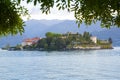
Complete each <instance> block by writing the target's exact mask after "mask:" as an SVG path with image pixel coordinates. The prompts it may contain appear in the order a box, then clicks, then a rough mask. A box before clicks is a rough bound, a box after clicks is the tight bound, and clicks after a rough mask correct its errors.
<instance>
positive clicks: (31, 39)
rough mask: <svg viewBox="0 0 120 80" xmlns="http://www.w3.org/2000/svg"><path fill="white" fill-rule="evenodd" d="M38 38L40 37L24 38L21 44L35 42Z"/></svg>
mask: <svg viewBox="0 0 120 80" xmlns="http://www.w3.org/2000/svg"><path fill="white" fill-rule="evenodd" d="M39 40H40V38H38V37H35V38H28V39H24V40H23V42H22V46H26V45H32V44H35V43H37V42H38V41H39Z"/></svg>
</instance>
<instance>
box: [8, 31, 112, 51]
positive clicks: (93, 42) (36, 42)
mask: <svg viewBox="0 0 120 80" xmlns="http://www.w3.org/2000/svg"><path fill="white" fill-rule="evenodd" d="M45 35H46V37H45V38H38V37H35V38H28V39H24V40H23V42H22V43H21V45H17V46H15V47H10V48H8V50H25V51H34V50H37V51H66V50H99V49H113V47H112V39H111V38H109V39H108V40H100V39H98V38H97V37H96V36H92V35H91V34H90V33H89V32H84V33H83V34H80V33H78V32H77V33H71V32H67V33H65V34H59V33H53V32H47V33H46V34H45Z"/></svg>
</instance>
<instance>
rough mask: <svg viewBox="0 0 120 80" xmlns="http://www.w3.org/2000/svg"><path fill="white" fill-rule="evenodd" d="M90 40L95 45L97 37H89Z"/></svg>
mask: <svg viewBox="0 0 120 80" xmlns="http://www.w3.org/2000/svg"><path fill="white" fill-rule="evenodd" d="M90 39H91V40H92V41H93V42H94V43H95V44H96V43H97V37H96V36H91V37H90Z"/></svg>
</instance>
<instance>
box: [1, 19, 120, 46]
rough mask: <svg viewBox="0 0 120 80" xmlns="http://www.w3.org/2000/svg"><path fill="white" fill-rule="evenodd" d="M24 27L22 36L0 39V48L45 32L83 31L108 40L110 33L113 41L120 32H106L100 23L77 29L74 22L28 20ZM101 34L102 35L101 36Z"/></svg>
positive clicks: (115, 30) (42, 35)
mask: <svg viewBox="0 0 120 80" xmlns="http://www.w3.org/2000/svg"><path fill="white" fill-rule="evenodd" d="M25 24H26V26H25V27H24V29H25V32H24V33H23V35H22V36H20V35H16V36H7V37H2V38H0V47H3V46H5V45H7V44H10V45H11V46H14V45H16V44H20V43H21V42H22V40H23V39H25V38H32V37H44V36H45V33H46V32H56V33H66V32H73V33H75V32H79V33H83V32H84V31H88V32H90V33H92V34H93V35H96V36H99V37H100V38H104V39H105V38H108V37H109V35H110V33H111V34H112V33H114V34H113V36H112V38H115V40H119V39H120V38H119V37H117V36H116V37H114V35H117V34H118V33H119V32H120V31H119V30H118V28H112V29H110V30H107V29H105V28H101V27H100V23H99V22H98V23H96V24H92V25H91V26H86V25H85V24H81V26H80V28H78V26H77V24H76V22H75V21H74V20H29V21H26V22H25ZM101 33H102V34H101ZM102 36H104V37H102Z"/></svg>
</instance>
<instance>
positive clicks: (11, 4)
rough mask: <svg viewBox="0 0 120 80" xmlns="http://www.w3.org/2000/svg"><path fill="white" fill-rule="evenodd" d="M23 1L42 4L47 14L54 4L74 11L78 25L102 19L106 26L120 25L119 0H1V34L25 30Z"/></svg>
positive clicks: (41, 6)
mask: <svg viewBox="0 0 120 80" xmlns="http://www.w3.org/2000/svg"><path fill="white" fill-rule="evenodd" d="M21 1H26V2H27V3H28V4H29V3H33V4H34V5H40V10H41V11H42V12H43V13H46V14H48V13H50V9H51V8H53V6H56V7H57V8H58V9H59V10H61V9H62V10H64V9H67V10H68V11H69V12H74V16H75V18H76V22H77V23H78V26H80V24H81V23H86V25H90V24H92V23H96V22H97V21H100V22H101V26H103V27H106V28H110V26H117V27H120V1H119V0H0V35H7V34H12V35H13V34H17V33H19V32H20V33H22V32H23V31H24V28H23V25H24V22H23V20H22V19H21V14H26V13H27V10H26V9H25V8H24V7H22V6H21V5H20V2H21Z"/></svg>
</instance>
